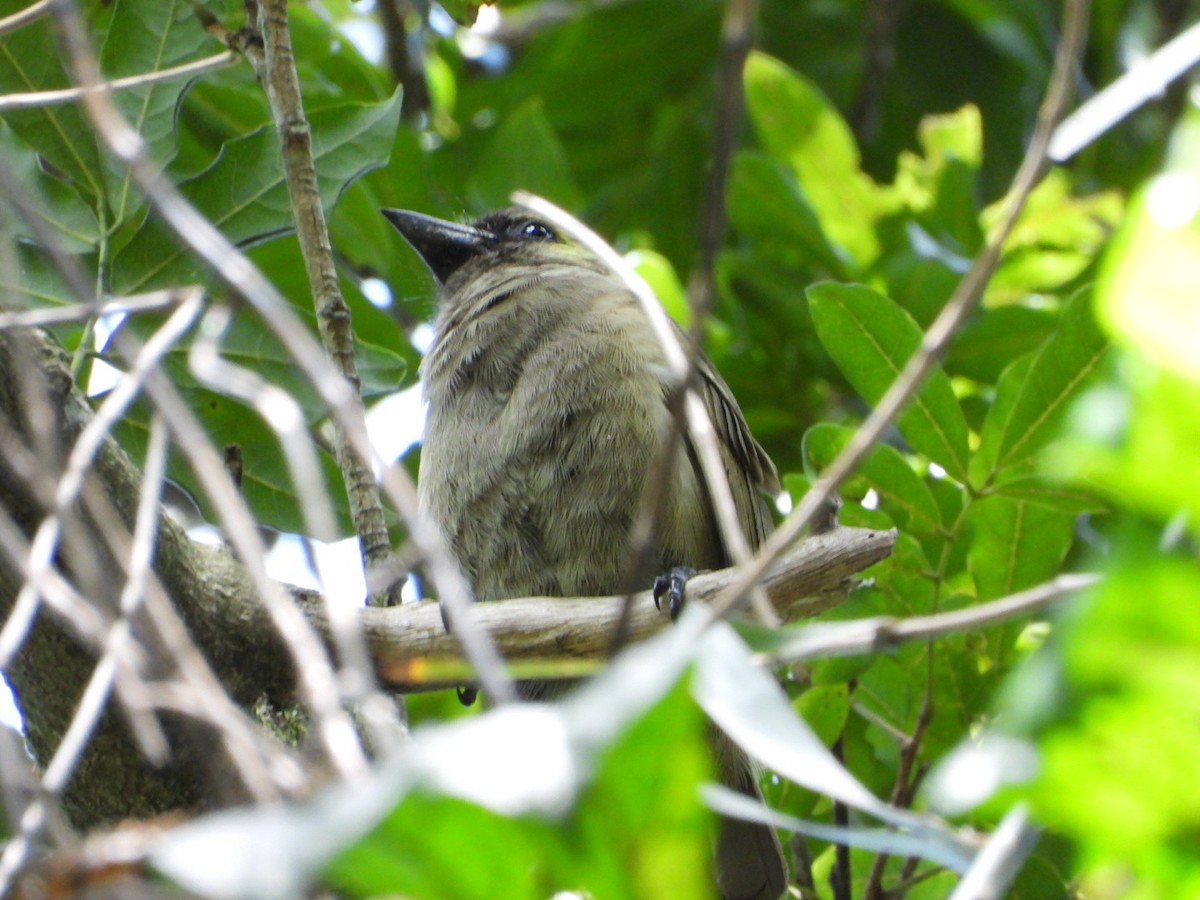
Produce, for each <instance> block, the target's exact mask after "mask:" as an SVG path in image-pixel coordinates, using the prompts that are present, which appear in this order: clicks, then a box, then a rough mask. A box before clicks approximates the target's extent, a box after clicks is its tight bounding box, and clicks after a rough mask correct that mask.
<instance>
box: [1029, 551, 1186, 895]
mask: <svg viewBox="0 0 1200 900" xmlns="http://www.w3.org/2000/svg"><path fill="white" fill-rule="evenodd" d="M1120 538H1121V541H1120V546H1119V549H1118V553H1117V558H1116V559H1115V560H1113V563H1112V565H1111V566H1110V569H1109V571H1108V572H1107V573H1106V575H1105V578H1104V580H1103V581H1102V582H1101V583H1100V584H1099V585H1098V586H1097V587H1095V588H1093V589H1092V590H1091V591H1089V592H1088V593H1087V594H1086V595H1084V596H1081V597H1079V598H1077V599H1076V601H1075V602H1074V603H1073V604H1072V605H1071V606H1069V607H1067V608H1066V609H1065V610H1064V616H1063V621H1062V623H1061V624H1060V626H1059V627H1058V628H1057V629H1056V636H1057V642H1056V647H1055V648H1054V649H1057V650H1058V651H1059V654H1060V662H1061V673H1062V676H1063V678H1064V680H1065V682H1066V684H1065V687H1066V688H1067V691H1066V693H1065V696H1064V697H1063V698H1062V699H1063V701H1064V705H1065V708H1063V709H1060V710H1059V715H1058V716H1057V717H1056V719H1055V721H1054V722H1053V723H1051V724H1050V727H1049V728H1047V729H1045V730H1044V731H1043V732H1042V734H1041V740H1040V741H1039V749H1040V750H1041V771H1040V773H1039V777H1038V778H1037V780H1036V781H1035V782H1034V783H1033V784H1031V785H1030V786H1029V789H1028V793H1027V796H1028V799H1029V801H1030V802H1031V803H1032V804H1033V806H1034V808H1035V809H1036V810H1037V812H1038V814H1039V815H1040V816H1041V817H1042V818H1044V819H1045V820H1046V821H1053V822H1055V823H1057V825H1058V827H1060V828H1061V829H1062V830H1063V831H1064V832H1065V833H1066V834H1068V835H1070V836H1071V837H1072V838H1073V839H1074V840H1075V841H1076V842H1077V845H1078V847H1079V848H1081V850H1082V852H1084V853H1085V854H1086V855H1087V856H1088V857H1089V858H1091V859H1093V860H1097V861H1098V863H1099V865H1101V866H1104V867H1105V868H1110V867H1111V868H1114V869H1116V870H1119V871H1121V872H1123V873H1125V875H1124V876H1123V877H1124V878H1125V879H1127V881H1126V883H1127V884H1135V885H1138V886H1139V887H1140V888H1141V890H1140V891H1137V895H1139V896H1146V897H1183V896H1194V895H1195V894H1196V891H1197V890H1198V889H1200V852H1198V851H1197V846H1196V840H1195V835H1196V833H1197V830H1198V829H1200V795H1198V794H1197V792H1196V791H1195V790H1193V786H1194V785H1195V784H1196V781H1197V778H1200V767H1198V765H1197V760H1196V755H1195V748H1196V746H1197V744H1198V743H1200V618H1198V617H1197V616H1195V615H1194V614H1193V612H1194V610H1193V607H1194V601H1195V598H1196V597H1197V596H1198V592H1200V575H1198V573H1197V569H1196V564H1195V559H1194V556H1193V555H1192V554H1191V553H1187V554H1183V555H1177V554H1167V553H1164V552H1163V551H1162V548H1161V546H1160V545H1158V540H1159V536H1158V534H1156V533H1152V532H1150V530H1149V529H1141V528H1136V529H1135V528H1126V529H1125V530H1124V532H1123V533H1122V534H1121V535H1120ZM1100 808H1103V809H1104V810H1106V814H1105V815H1103V816H1097V815H1096V810H1097V809H1100Z"/></svg>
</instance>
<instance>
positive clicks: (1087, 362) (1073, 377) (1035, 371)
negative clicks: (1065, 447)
mask: <svg viewBox="0 0 1200 900" xmlns="http://www.w3.org/2000/svg"><path fill="white" fill-rule="evenodd" d="M1107 350H1108V342H1107V341H1106V340H1105V339H1104V336H1103V334H1101V332H1100V329H1099V328H1098V327H1097V326H1096V322H1095V320H1094V319H1093V317H1092V311H1091V306H1090V303H1089V302H1088V297H1087V296H1086V295H1085V294H1079V295H1076V296H1075V297H1074V298H1073V299H1072V300H1071V301H1070V302H1069V303H1068V304H1067V306H1066V308H1065V309H1064V310H1063V312H1062V316H1061V318H1060V319H1059V323H1058V327H1057V328H1056V329H1055V331H1054V333H1053V334H1052V335H1050V337H1049V338H1047V339H1046V341H1045V342H1044V343H1043V344H1042V346H1041V348H1040V349H1039V350H1038V351H1037V352H1036V353H1035V354H1034V356H1033V358H1032V359H1030V360H1029V362H1028V363H1027V364H1026V363H1020V362H1019V363H1015V364H1014V365H1013V366H1011V367H1010V368H1009V370H1008V371H1007V372H1005V373H1004V375H1003V376H1002V377H1001V379H1000V383H999V385H998V386H997V390H996V401H995V403H994V405H993V406H992V410H991V412H990V413H989V414H988V417H987V419H986V421H985V422H984V426H983V431H982V433H981V435H980V444H979V450H978V453H977V454H976V456H975V458H974V459H973V460H972V461H971V481H972V483H973V484H974V485H975V486H976V487H977V488H982V487H986V486H987V485H989V484H991V483H992V482H993V481H994V480H996V479H997V478H998V477H1000V476H1002V475H1003V474H1004V473H1005V472H1007V471H1013V470H1016V469H1017V468H1018V467H1020V466H1021V465H1022V464H1023V463H1025V462H1026V461H1027V460H1028V459H1029V458H1030V457H1031V456H1032V455H1033V454H1034V453H1036V452H1037V451H1038V450H1040V449H1041V448H1042V447H1043V446H1045V445H1046V444H1047V443H1048V442H1049V441H1050V440H1051V439H1052V438H1053V437H1054V436H1055V434H1056V433H1057V432H1058V427H1059V423H1060V422H1061V420H1062V417H1063V415H1064V414H1065V412H1066V409H1067V407H1068V405H1069V402H1070V400H1071V399H1072V398H1073V397H1075V396H1076V395H1077V394H1078V393H1079V392H1080V391H1081V390H1082V389H1083V387H1084V386H1085V385H1086V384H1087V383H1088V381H1089V379H1090V377H1091V376H1092V375H1093V373H1094V372H1096V370H1097V369H1098V368H1099V366H1100V363H1101V361H1102V360H1103V358H1104V356H1105V353H1106V351H1107Z"/></svg>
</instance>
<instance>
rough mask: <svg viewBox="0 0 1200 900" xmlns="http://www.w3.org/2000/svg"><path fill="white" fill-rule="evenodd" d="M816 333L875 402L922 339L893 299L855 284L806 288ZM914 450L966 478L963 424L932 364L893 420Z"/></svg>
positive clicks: (950, 393) (939, 372)
mask: <svg viewBox="0 0 1200 900" xmlns="http://www.w3.org/2000/svg"><path fill="white" fill-rule="evenodd" d="M808 301H809V306H810V308H811V309H812V313H813V322H814V324H815V325H816V327H817V334H818V335H819V336H820V338H821V343H822V344H823V345H824V346H825V349H826V351H827V352H828V353H829V355H830V356H832V357H833V360H834V362H836V363H837V364H838V368H840V369H841V370H842V372H843V373H844V374H845V376H846V378H847V379H848V380H849V381H850V383H851V384H852V385H854V388H855V390H857V391H858V392H859V393H860V394H861V395H862V397H863V399H865V400H866V401H867V402H868V403H872V404H874V403H878V402H879V400H880V399H881V398H882V397H883V395H884V393H885V392H886V391H887V389H888V387H890V386H891V384H892V382H893V381H895V380H896V376H897V375H899V374H900V371H901V369H903V368H904V364H905V363H906V362H907V361H908V358H909V357H910V356H911V355H912V354H913V352H914V351H915V350H916V349H917V347H918V346H919V345H920V343H921V329H920V328H918V327H917V324H916V323H915V322H914V321H913V320H912V318H911V317H910V316H909V315H908V314H907V313H906V312H904V310H902V309H900V307H898V306H897V305H896V304H895V303H893V302H892V301H891V300H889V299H888V298H887V297H885V296H883V295H882V294H880V293H877V292H876V291H873V290H871V289H870V288H867V287H862V286H860V285H842V284H831V283H823V284H817V285H814V286H812V287H810V288H809V289H808ZM897 425H898V426H899V428H900V431H901V432H902V433H903V434H904V437H905V439H906V440H907V441H908V442H909V443H910V444H911V445H912V446H913V449H915V450H917V451H919V452H921V453H924V454H926V455H927V456H928V457H929V458H930V459H932V460H933V461H934V462H936V463H937V464H938V465H940V466H941V467H942V468H944V469H945V470H946V471H947V472H948V473H949V474H950V475H951V476H952V477H953V478H955V479H958V480H959V481H963V480H965V477H966V471H967V423H966V420H965V419H964V418H963V414H962V410H961V409H960V408H959V405H958V400H957V399H955V397H954V391H953V390H952V389H951V387H950V382H949V380H948V379H947V378H946V375H945V373H944V372H942V370H941V369H940V368H939V367H937V366H935V367H934V368H933V370H932V371H931V372H930V374H929V376H928V377H927V378H926V379H925V382H924V386H923V387H922V388H921V389H920V390H919V391H918V392H917V394H916V396H915V397H913V399H912V400H911V401H909V405H908V406H907V407H906V408H905V410H904V411H903V412H902V413H900V416H899V418H898V420H897Z"/></svg>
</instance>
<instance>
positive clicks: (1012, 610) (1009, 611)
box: [758, 574, 1100, 666]
mask: <svg viewBox="0 0 1200 900" xmlns="http://www.w3.org/2000/svg"><path fill="white" fill-rule="evenodd" d="M1099 581H1100V576H1099V575H1090V574H1081V575H1059V576H1058V577H1057V578H1053V579H1051V580H1050V581H1047V582H1044V583H1042V584H1039V585H1037V586H1036V587H1031V588H1029V589H1028V590H1025V591H1021V592H1019V593H1016V594H1010V595H1008V596H1007V597H1001V598H1000V599H998V600H992V601H990V602H988V603H983V604H980V605H979V606H971V607H968V608H966V609H956V610H954V611H953V612H943V613H934V614H933V615H929V616H913V617H911V618H907V619H897V618H895V617H893V616H878V617H875V618H871V619H857V620H855V621H852V622H828V623H821V624H816V625H809V626H807V627H806V628H804V629H803V631H801V632H800V633H799V634H797V635H796V636H795V637H794V638H793V639H791V640H789V641H788V642H787V643H786V644H785V645H784V646H782V647H780V648H778V649H776V650H774V651H772V652H770V653H764V654H761V655H760V656H759V657H758V658H759V659H760V660H761V661H762V662H763V663H764V664H765V665H772V666H774V665H782V664H790V663H796V662H799V661H800V660H804V659H813V658H815V657H821V656H849V655H853V654H858V653H877V652H886V651H888V650H893V649H895V648H896V647H898V646H899V645H900V644H904V643H907V642H909V641H924V640H929V639H930V638H935V637H939V636H941V635H944V634H953V633H956V632H961V631H972V630H974V629H976V628H983V627H984V626H986V625H992V624H995V623H996V622H1003V621H1006V620H1008V619H1013V618H1016V617H1017V616H1023V615H1026V614H1027V613H1031V612H1034V611H1036V610H1038V609H1041V608H1042V607H1043V606H1046V605H1047V604H1049V603H1052V602H1054V601H1055V600H1057V599H1059V598H1060V597H1065V596H1067V595H1068V594H1073V593H1075V592H1076V591H1081V590H1083V589H1085V588H1089V587H1091V586H1092V585H1094V584H1097V583H1098V582H1099Z"/></svg>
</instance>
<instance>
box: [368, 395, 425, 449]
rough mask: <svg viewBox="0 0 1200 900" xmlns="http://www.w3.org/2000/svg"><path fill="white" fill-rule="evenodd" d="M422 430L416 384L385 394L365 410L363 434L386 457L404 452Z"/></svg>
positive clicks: (422, 411)
mask: <svg viewBox="0 0 1200 900" xmlns="http://www.w3.org/2000/svg"><path fill="white" fill-rule="evenodd" d="M424 431H425V403H424V401H423V400H422V399H421V386H420V385H419V384H414V385H413V386H412V387H410V388H406V389H405V390H403V391H400V392H399V393H396V394H392V395H391V396H390V397H385V398H384V399H382V400H380V401H379V402H378V403H376V404H375V405H374V406H372V407H371V408H370V410H368V411H367V434H368V435H369V436H370V438H371V443H372V444H374V445H375V449H376V450H378V451H379V455H380V456H382V457H383V458H384V459H386V460H396V459H399V458H400V457H401V456H403V455H404V454H405V453H407V452H408V450H409V448H410V447H412V445H413V444H416V443H417V442H419V441H420V440H421V435H422V434H423V433H424Z"/></svg>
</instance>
